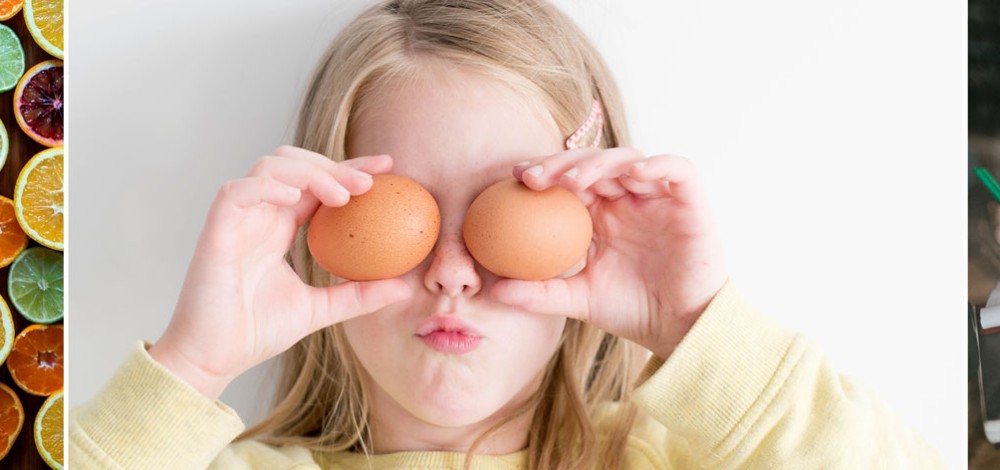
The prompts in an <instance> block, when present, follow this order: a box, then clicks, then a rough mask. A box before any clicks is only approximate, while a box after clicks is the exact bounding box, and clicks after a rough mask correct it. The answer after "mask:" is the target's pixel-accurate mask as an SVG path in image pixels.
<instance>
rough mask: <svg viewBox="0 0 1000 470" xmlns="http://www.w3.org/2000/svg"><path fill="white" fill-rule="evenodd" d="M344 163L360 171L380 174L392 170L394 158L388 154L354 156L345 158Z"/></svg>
mask: <svg viewBox="0 0 1000 470" xmlns="http://www.w3.org/2000/svg"><path fill="white" fill-rule="evenodd" d="M342 164H343V165H347V166H349V167H351V168H354V169H355V170H358V171H363V172H365V173H370V174H373V175H380V174H382V173H388V172H390V171H392V165H393V160H392V157H390V156H388V155H371V156H365V157H354V158H349V159H347V160H344V161H343V162H342Z"/></svg>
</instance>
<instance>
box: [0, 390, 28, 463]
mask: <svg viewBox="0 0 1000 470" xmlns="http://www.w3.org/2000/svg"><path fill="white" fill-rule="evenodd" d="M22 426H24V407H23V406H21V399H20V398H17V393H14V390H13V389H11V388H10V387H8V386H7V385H5V384H2V383H0V459H2V458H4V457H6V456H7V453H8V452H10V449H11V448H13V447H14V441H16V440H17V435H18V434H21V427H22Z"/></svg>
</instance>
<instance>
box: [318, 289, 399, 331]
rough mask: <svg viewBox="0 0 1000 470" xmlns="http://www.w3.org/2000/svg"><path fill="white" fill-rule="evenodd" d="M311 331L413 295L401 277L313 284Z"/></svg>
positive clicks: (373, 310)
mask: <svg viewBox="0 0 1000 470" xmlns="http://www.w3.org/2000/svg"><path fill="white" fill-rule="evenodd" d="M309 289H310V296H311V300H312V306H313V308H312V310H313V311H312V323H311V327H312V331H316V330H318V329H320V328H324V327H327V326H330V325H333V324H335V323H339V322H342V321H344V320H349V319H351V318H354V317H357V316H361V315H365V314H368V313H372V312H375V311H376V310H379V309H381V308H383V307H386V306H388V305H390V304H393V303H396V302H399V301H402V300H406V299H408V298H410V296H411V295H413V291H412V289H410V286H409V285H408V284H407V283H406V282H403V281H402V280H400V279H384V280H379V281H357V282H356V281H347V282H342V283H340V284H337V285H334V286H330V287H310V288H309Z"/></svg>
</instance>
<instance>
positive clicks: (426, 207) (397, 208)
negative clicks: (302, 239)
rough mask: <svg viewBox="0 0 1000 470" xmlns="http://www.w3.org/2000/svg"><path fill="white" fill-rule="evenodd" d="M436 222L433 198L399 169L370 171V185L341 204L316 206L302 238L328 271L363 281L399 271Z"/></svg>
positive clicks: (418, 253)
mask: <svg viewBox="0 0 1000 470" xmlns="http://www.w3.org/2000/svg"><path fill="white" fill-rule="evenodd" d="M440 228H441V212H440V210H439V209H438V205H437V201H435V200H434V196H432V195H431V193H430V192H428V191H427V190H426V189H424V187H423V186H421V185H420V184H419V183H417V182H416V181H413V180H412V179H410V178H407V177H405V176H399V175H375V176H374V177H373V181H372V187H371V189H369V190H368V192H366V193H364V194H362V195H360V196H352V197H351V199H350V201H349V202H348V203H347V204H346V205H344V206H341V207H330V206H320V208H319V209H317V210H316V213H315V214H313V217H312V221H311V222H310V224H309V230H308V234H307V236H306V242H307V244H308V246H309V252H310V253H312V255H313V258H314V259H315V260H316V262H317V263H318V264H319V265H320V266H321V267H322V268H323V269H325V270H327V271H328V272H329V273H330V274H333V275H335V276H338V277H341V278H344V279H349V280H354V281H369V280H375V279H388V278H393V277H397V276H400V275H402V274H404V273H406V272H407V271H409V270H411V269H413V268H415V267H417V265H419V264H420V263H421V261H423V260H424V258H426V257H427V255H428V254H429V253H430V252H431V250H432V249H433V248H434V243H435V242H436V241H437V237H438V232H439V230H440Z"/></svg>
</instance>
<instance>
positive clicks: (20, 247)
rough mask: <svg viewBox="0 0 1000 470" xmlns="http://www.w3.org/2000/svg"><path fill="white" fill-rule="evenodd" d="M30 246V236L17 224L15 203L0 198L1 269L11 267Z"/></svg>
mask: <svg viewBox="0 0 1000 470" xmlns="http://www.w3.org/2000/svg"><path fill="white" fill-rule="evenodd" d="M26 246H28V236H27V235H25V233H24V230H22V229H21V225H20V224H19V223H18V222H17V215H16V214H15V213H14V201H13V200H11V199H9V198H6V197H3V196H0V268H2V267H4V266H8V265H10V263H13V262H14V259H15V258H17V255H19V254H21V252H22V251H24V248H25V247H26Z"/></svg>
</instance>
